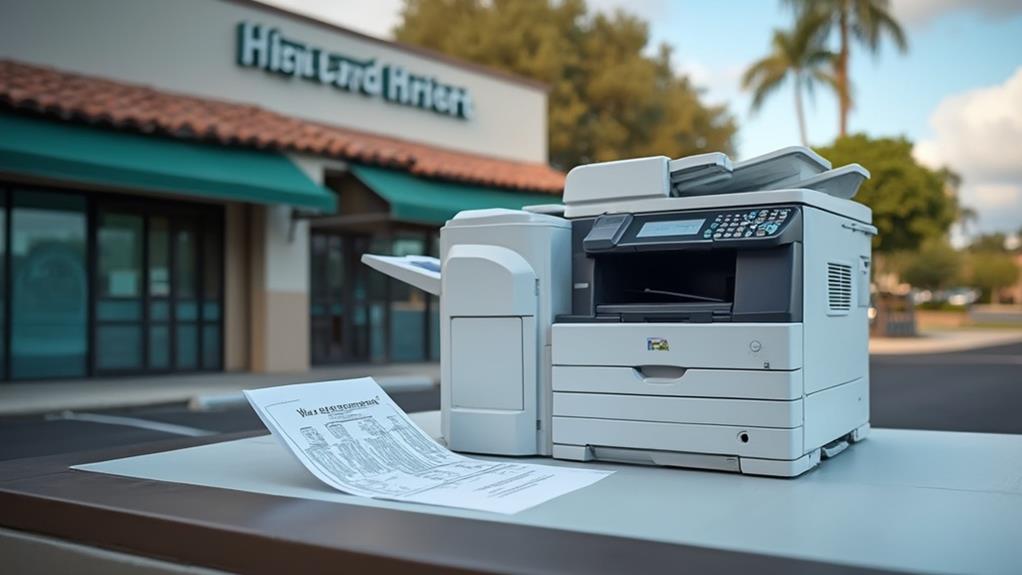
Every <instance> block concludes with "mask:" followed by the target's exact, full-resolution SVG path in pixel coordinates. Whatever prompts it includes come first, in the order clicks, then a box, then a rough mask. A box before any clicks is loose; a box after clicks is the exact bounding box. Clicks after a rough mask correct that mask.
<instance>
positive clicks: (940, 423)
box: [0, 343, 1022, 460]
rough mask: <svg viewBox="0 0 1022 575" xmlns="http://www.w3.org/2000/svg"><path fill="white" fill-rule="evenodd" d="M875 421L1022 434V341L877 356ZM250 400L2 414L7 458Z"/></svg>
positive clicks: (410, 402) (186, 421)
mask: <svg viewBox="0 0 1022 575" xmlns="http://www.w3.org/2000/svg"><path fill="white" fill-rule="evenodd" d="M870 370H871V398H870V405H871V410H872V424H873V426H874V427H896V428H909V429H933V430H945V431H974V432H982V433H1022V343H1019V344H1012V345H1003V346H998V347H987V348H981V349H973V350H969V351H962V352H954V353H940V354H918V355H884V356H873V357H872V358H871V361H870ZM393 398H394V400H395V401H396V402H397V403H398V405H400V406H401V407H402V408H403V409H404V410H405V411H408V412H410V413H411V412H416V411H429V410H435V409H439V407H440V393H439V390H438V389H437V388H432V389H428V390H421V391H408V392H397V393H394V394H393ZM262 427H263V426H262V423H261V422H260V421H259V418H258V417H256V415H255V414H254V413H253V412H252V410H251V409H249V408H248V407H247V406H244V405H236V406H235V407H233V408H229V409H220V410H210V411H191V410H189V409H188V406H187V405H184V404H171V405H160V406H150V407H144V408H132V409H117V410H107V411H88V412H71V413H51V414H46V415H33V416H21V417H10V418H6V419H0V460H4V459H14V458H21V457H31V456H37V455H50V454H55V453H64V452H70V451H80V450H86V449H98V448H102V447H112V446H119V445H128V444H133V443H142V442H147V441H158V440H163V439H168V438H173V437H180V436H185V435H213V434H219V433H232V432H238V431H251V430H257V429H262Z"/></svg>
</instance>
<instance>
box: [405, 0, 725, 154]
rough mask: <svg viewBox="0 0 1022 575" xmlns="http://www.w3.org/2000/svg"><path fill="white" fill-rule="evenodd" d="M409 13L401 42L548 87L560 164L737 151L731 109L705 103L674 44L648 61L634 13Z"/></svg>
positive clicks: (408, 6)
mask: <svg viewBox="0 0 1022 575" xmlns="http://www.w3.org/2000/svg"><path fill="white" fill-rule="evenodd" d="M401 15H402V21H401V23H400V24H399V25H398V26H397V28H396V29H395V31H394V36H395V38H396V39H397V40H399V41H401V42H406V43H409V44H414V45H418V46H424V47H426V48H430V49H433V50H437V51H439V52H443V53H446V54H450V55H452V56H456V57H458V58H463V59H466V60H469V61H472V62H476V63H479V64H483V65H485V66H489V67H492V68H496V69H500V70H504V71H507V72H511V73H514V74H518V75H521V76H525V77H528V78H532V79H535V80H539V81H542V82H544V83H546V84H548V85H549V86H550V95H549V106H550V109H549V124H548V130H547V131H548V134H549V150H550V161H551V163H553V164H554V165H555V166H558V167H561V168H570V167H572V166H574V165H577V164H582V163H587V162H593V161H605V160H614V159H620V158H625V157H630V156H648V155H667V156H672V157H677V156H683V155H687V154H693V153H701V152H709V151H716V150H720V151H725V152H729V151H732V149H733V146H732V138H733V136H734V133H735V123H734V120H733V118H732V117H731V116H730V115H729V114H728V113H727V110H726V109H725V107H723V106H711V105H707V104H705V103H704V102H702V100H701V94H700V92H699V90H698V89H697V88H695V87H694V86H692V85H691V84H690V83H689V81H688V78H686V77H685V76H682V75H679V74H677V73H676V72H675V71H674V67H673V62H672V54H671V50H670V49H669V48H668V47H667V46H666V45H661V46H660V47H659V49H658V50H657V52H656V53H655V54H654V55H647V52H646V46H647V44H648V43H649V29H648V26H647V24H646V23H645V22H643V21H642V20H640V19H638V18H636V17H635V16H632V15H630V14H628V13H625V12H622V11H617V12H615V13H613V14H611V15H606V14H603V13H599V12H597V13H591V12H590V11H589V10H588V8H587V7H586V4H585V2H584V0H561V1H555V0H405V4H404V8H403V9H402V12H401ZM477 105H486V104H485V103H482V102H480V103H478V104H477Z"/></svg>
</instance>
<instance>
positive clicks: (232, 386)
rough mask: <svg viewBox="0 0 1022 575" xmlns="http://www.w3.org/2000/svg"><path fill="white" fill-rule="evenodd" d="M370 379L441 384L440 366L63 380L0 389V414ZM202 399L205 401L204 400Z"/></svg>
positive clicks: (231, 401)
mask: <svg viewBox="0 0 1022 575" xmlns="http://www.w3.org/2000/svg"><path fill="white" fill-rule="evenodd" d="M356 377H374V378H376V379H377V380H378V381H379V383H380V385H382V386H383V387H384V389H388V390H390V391H407V390H412V389H422V388H424V387H425V386H426V385H427V382H428V384H430V385H439V384H440V364H438V363H408V364H387V365H372V364H362V365H346V366H337V367H321V368H313V369H311V370H309V371H305V372H300V373H284V374H276V373H275V374H265V373H244V372H232V373H190V374H176V375H159V376H148V377H109V378H95V379H64V380H52V381H30V382H15V383H4V384H0V415H28V414H33V413H47V412H52V411H62V410H85V409H93V410H94V409H109V408H118V407H138V406H144V405H157V404H162V403H183V402H191V401H192V399H193V398H195V400H196V402H197V406H200V407H201V406H203V405H204V404H205V408H208V409H215V408H218V407H219V408H226V407H230V406H234V405H235V404H238V403H239V401H240V403H244V400H243V398H242V397H241V390H242V389H253V388H258V387H269V386H273V385H286V384H289V383H305V382H310V381H328V380H331V379H350V378H356ZM203 398H206V399H203Z"/></svg>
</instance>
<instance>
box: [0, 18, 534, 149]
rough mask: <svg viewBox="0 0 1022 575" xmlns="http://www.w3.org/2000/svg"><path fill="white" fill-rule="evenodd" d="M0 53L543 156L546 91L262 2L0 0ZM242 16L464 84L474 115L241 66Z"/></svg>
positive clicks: (370, 128)
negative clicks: (402, 103) (238, 34)
mask: <svg viewBox="0 0 1022 575" xmlns="http://www.w3.org/2000/svg"><path fill="white" fill-rule="evenodd" d="M0 15H2V16H0V58H11V59H15V60H19V61H23V62H28V63H34V64H42V65H48V66H53V67H56V68H60V69H64V70H71V71H78V72H81V73H85V74H90V75H96V76H103V77H109V78H113V79H118V80H123V81H129V82H134V83H142V84H147V85H152V86H155V87H157V88H161V89H164V90H169V91H176V92H184V93H189V94H195V95H199V96H203V97H209V98H215V99H219V100H230V101H239V102H248V103H254V104H258V105H260V106H263V107H265V108H269V109H271V110H275V111H278V112H281V113H284V114H288V115H293V116H299V117H304V118H308V119H312V120H317V121H321V122H325V123H329V124H334V125H338V126H347V127H351V128H355V129H359V130H363V131H367V132H373V133H380V134H386V135H390V136H395V137H399V138H403V139H408V140H414V141H420V142H424V143H427V144H432V145H436V146H442V147H446V148H453V149H459V150H464V151H468V152H474V153H479V154H484V155H491V156H496V157H504V158H511V159H517V160H524V161H531V162H545V161H546V160H547V149H546V104H547V101H546V93H545V92H544V91H543V90H542V89H539V88H537V87H535V86H529V85H525V84H522V83H518V82H512V81H508V80H505V79H501V78H497V77H494V76H493V75H489V74H484V73H480V72H477V71H473V70H470V69H467V68H464V67H460V66H456V65H452V64H449V63H445V62H443V61H440V60H436V59H430V58H426V57H423V56H421V55H417V54H414V53H412V52H410V51H407V50H403V49H400V48H397V47H395V46H394V45H390V44H381V43H379V42H375V41H371V40H366V39H365V38H362V37H360V36H358V35H355V34H351V33H346V32H342V31H338V30H337V29H335V28H331V27H329V26H326V25H322V24H318V23H315V22H310V21H308V20H304V19H301V18H297V17H292V16H288V15H285V14H281V13H280V12H278V11H275V10H272V9H270V8H266V7H262V6H259V5H257V4H252V3H249V2H243V1H230V0H174V1H168V0H87V1H84V0H83V1H67V0H31V1H26V0H0ZM241 20H247V21H250V22H253V23H259V24H262V25H264V26H271V27H276V28H278V29H279V30H280V32H281V34H282V35H284V36H285V37H287V38H293V39H295V40H299V41H302V42H304V43H306V44H308V45H311V46H316V47H320V48H323V49H326V50H329V51H333V52H337V53H340V54H344V55H347V56H350V57H352V58H357V59H363V60H368V59H373V58H375V59H376V60H378V61H380V62H381V63H386V64H391V65H398V66H402V67H404V68H405V69H406V70H408V71H409V72H411V73H414V74H416V75H420V76H432V77H434V78H435V79H436V80H437V81H439V82H442V83H445V84H450V85H454V86H463V87H466V88H468V89H469V90H470V91H471V93H472V96H473V100H474V103H475V106H474V107H475V117H474V118H473V119H471V120H461V119H455V118H451V117H447V116H442V115H440V114H437V113H434V112H430V111H425V110H421V109H417V108H411V107H406V106H400V105H396V104H392V103H389V102H386V101H383V100H381V99H375V98H368V97H365V96H361V95H358V94H350V93H347V92H343V91H340V90H338V89H336V88H333V87H330V86H324V85H320V84H317V83H314V82H311V81H308V80H302V79H297V78H288V77H283V76H279V75H272V74H269V73H267V72H265V71H263V70H259V69H255V68H242V67H240V66H238V65H237V64H236V63H235V61H236V54H235V52H236V46H235V41H236V26H237V24H238V22H240V21H241Z"/></svg>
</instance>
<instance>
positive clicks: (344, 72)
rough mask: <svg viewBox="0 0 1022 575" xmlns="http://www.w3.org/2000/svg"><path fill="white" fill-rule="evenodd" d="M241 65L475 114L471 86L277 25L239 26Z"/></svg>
mask: <svg viewBox="0 0 1022 575" xmlns="http://www.w3.org/2000/svg"><path fill="white" fill-rule="evenodd" d="M238 64H239V65H240V66H244V67H250V68H262V69H263V70H266V71H267V72H271V73H274V74H281V75H284V76H290V77H295V78H303V79H306V80H310V81H313V82H318V83H320V84H327V85H330V86H334V87H335V88H337V89H339V90H344V91H346V92H352V93H358V94H363V95H365V96H369V97H371V98H382V99H383V100H385V101H387V102H391V103H394V104H400V105H403V106H413V107H416V108H421V109H423V110H431V111H433V112H435V113H437V114H442V115H445V116H451V117H454V118H462V119H466V120H468V119H471V118H472V112H473V110H472V95H471V94H470V93H469V91H468V90H467V89H465V88H459V87H456V86H451V85H449V84H443V83H440V82H437V81H436V80H435V79H433V78H430V77H427V76H417V75H415V74H412V73H410V72H408V71H407V70H405V69H404V68H402V67H400V66H395V65H390V64H382V63H380V62H377V61H376V60H374V59H370V60H356V59H354V58H350V57H348V56H344V55H342V54H337V53H334V52H328V51H326V50H323V49H321V48H316V47H313V46H309V45H308V44H305V43H302V42H297V41H295V40H292V39H290V38H285V37H284V36H282V35H281V34H280V32H279V31H278V30H277V29H276V28H266V27H264V26H262V25H260V24H252V23H250V22H241V23H240V24H238Z"/></svg>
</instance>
